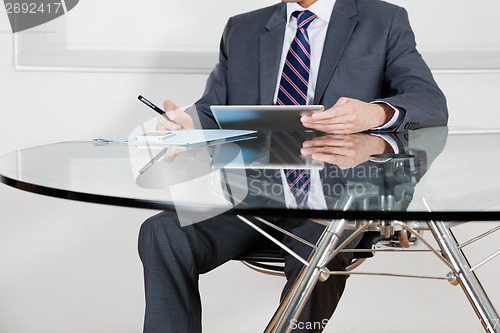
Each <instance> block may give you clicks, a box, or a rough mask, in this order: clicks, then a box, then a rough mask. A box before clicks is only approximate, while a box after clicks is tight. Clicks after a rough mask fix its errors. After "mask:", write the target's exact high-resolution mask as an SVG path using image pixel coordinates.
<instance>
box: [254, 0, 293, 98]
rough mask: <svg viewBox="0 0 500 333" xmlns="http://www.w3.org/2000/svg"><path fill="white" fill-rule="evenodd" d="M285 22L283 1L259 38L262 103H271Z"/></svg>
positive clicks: (276, 78)
mask: <svg viewBox="0 0 500 333" xmlns="http://www.w3.org/2000/svg"><path fill="white" fill-rule="evenodd" d="M286 23H287V18H286V4H285V3H283V4H282V5H281V6H278V9H277V10H276V12H275V13H274V14H273V15H272V16H271V18H270V19H269V21H268V22H267V24H266V26H265V29H266V30H265V32H264V33H263V34H262V35H261V36H260V38H259V61H260V62H259V63H260V102H261V104H263V105H270V104H272V103H273V97H274V91H275V89H276V84H277V82H276V81H277V80H278V73H279V66H280V59H281V50H282V48H283V36H284V35H285V26H286Z"/></svg>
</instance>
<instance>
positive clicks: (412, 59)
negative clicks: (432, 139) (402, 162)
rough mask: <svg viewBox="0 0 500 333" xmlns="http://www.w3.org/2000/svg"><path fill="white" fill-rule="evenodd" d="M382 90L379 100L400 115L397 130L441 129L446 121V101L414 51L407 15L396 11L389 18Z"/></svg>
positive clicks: (404, 11)
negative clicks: (390, 21)
mask: <svg viewBox="0 0 500 333" xmlns="http://www.w3.org/2000/svg"><path fill="white" fill-rule="evenodd" d="M384 80H385V82H384V83H385V85H384V86H385V87H387V89H389V91H388V92H387V94H386V95H387V96H391V97H388V98H385V99H382V101H384V102H386V103H389V104H390V105H393V106H395V107H397V108H399V109H402V110H403V112H404V117H403V119H401V120H400V123H399V124H398V125H397V130H407V129H415V128H420V127H429V126H442V125H446V124H447V122H448V110H447V107H446V98H445V96H444V95H443V93H442V91H441V90H440V89H439V87H438V86H437V84H436V82H435V81H434V78H433V77H432V73H431V71H430V69H429V67H428V66H427V64H426V63H425V61H424V60H423V59H422V56H421V55H420V54H419V53H418V51H417V49H416V43H415V36H414V34H413V31H412V29H411V27H410V22H409V20H408V14H407V12H406V10H405V9H403V8H399V9H398V10H396V11H395V14H394V16H393V20H392V24H391V29H390V32H389V36H388V41H387V49H386V68H385V75H384Z"/></svg>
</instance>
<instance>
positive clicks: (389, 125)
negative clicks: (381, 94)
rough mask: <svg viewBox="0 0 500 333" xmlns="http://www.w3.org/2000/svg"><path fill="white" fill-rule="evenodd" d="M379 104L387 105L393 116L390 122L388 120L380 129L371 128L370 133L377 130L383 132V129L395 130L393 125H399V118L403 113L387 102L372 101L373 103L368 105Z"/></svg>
mask: <svg viewBox="0 0 500 333" xmlns="http://www.w3.org/2000/svg"><path fill="white" fill-rule="evenodd" d="M380 103H383V104H385V105H389V106H390V107H391V108H392V109H393V110H394V115H393V116H392V118H391V120H389V121H388V122H387V123H385V124H384V125H382V126H380V127H375V128H372V129H371V130H372V131H378V130H385V129H392V128H395V127H396V126H395V125H396V124H397V123H399V119H400V117H402V116H403V115H404V111H401V110H399V109H398V108H396V107H394V106H392V105H391V104H389V103H387V102H384V101H373V102H370V104H380Z"/></svg>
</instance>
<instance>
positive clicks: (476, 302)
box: [427, 221, 500, 333]
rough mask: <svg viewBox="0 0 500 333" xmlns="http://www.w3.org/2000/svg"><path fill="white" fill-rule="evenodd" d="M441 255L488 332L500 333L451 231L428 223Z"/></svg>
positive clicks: (493, 311) (491, 307)
mask: <svg viewBox="0 0 500 333" xmlns="http://www.w3.org/2000/svg"><path fill="white" fill-rule="evenodd" d="M427 224H428V226H429V229H430V230H431V232H432V235H433V236H434V238H435V239H436V242H437V243H438V245H439V247H440V248H441V253H442V255H443V257H444V258H445V259H447V260H448V261H449V262H450V263H451V265H452V266H453V268H454V272H453V273H454V274H455V276H456V279H457V281H458V283H459V284H460V286H461V287H462V289H463V291H464V293H465V295H466V296H467V298H468V299H469V302H470V304H471V305H472V307H473V308H474V311H475V312H476V314H477V316H478V317H479V319H480V321H481V324H482V325H483V327H484V329H485V331H486V332H494V333H500V320H499V317H498V314H497V312H496V311H495V308H494V307H493V306H492V304H491V302H490V300H489V298H488V296H487V295H486V292H485V291H484V289H483V287H482V286H481V283H480V282H479V280H478V279H477V277H476V275H475V273H474V271H473V270H472V269H471V266H470V265H469V263H468V261H467V259H466V257H465V256H464V254H463V252H462V250H461V249H460V248H459V246H458V245H457V242H456V240H455V237H454V236H453V234H452V232H451V230H450V229H449V228H447V227H446V226H445V224H444V222H435V221H430V222H427Z"/></svg>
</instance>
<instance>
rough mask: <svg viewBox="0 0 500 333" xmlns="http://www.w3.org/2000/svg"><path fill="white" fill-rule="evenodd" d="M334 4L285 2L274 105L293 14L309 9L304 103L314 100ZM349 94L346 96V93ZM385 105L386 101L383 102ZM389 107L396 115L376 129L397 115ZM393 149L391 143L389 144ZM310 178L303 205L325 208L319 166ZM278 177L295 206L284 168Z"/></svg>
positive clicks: (329, 1) (293, 31) (293, 23)
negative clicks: (286, 18)
mask: <svg viewBox="0 0 500 333" xmlns="http://www.w3.org/2000/svg"><path fill="white" fill-rule="evenodd" d="M334 5H335V0H317V1H316V2H315V3H313V4H312V5H310V6H309V7H307V8H304V7H302V6H300V5H299V4H298V3H296V2H290V3H287V17H288V24H287V25H286V29H285V37H284V40H283V48H282V51H281V61H280V71H279V73H278V80H277V85H276V89H275V93H274V104H276V99H277V97H278V91H279V86H280V81H281V74H282V71H283V66H284V64H285V59H286V56H287V54H288V50H289V49H290V45H291V43H292V41H293V39H294V37H295V34H296V31H297V18H296V17H294V16H293V15H292V13H293V12H295V11H303V10H309V11H310V12H312V13H314V14H315V15H316V16H317V17H316V19H315V20H314V21H312V22H311V24H310V25H309V27H308V28H307V33H308V35H309V40H310V45H311V63H310V75H309V88H308V90H307V104H313V103H314V91H315V89H316V81H317V78H318V73H319V66H320V62H321V55H322V54H323V46H324V44H325V39H326V32H327V30H328V25H329V23H330V17H331V15H332V12H333V6H334ZM346 97H349V96H346ZM373 103H380V101H374V102H373ZM386 104H387V103H386ZM388 105H389V106H391V107H392V108H393V109H394V111H395V114H394V116H393V117H392V119H391V120H390V121H389V122H388V123H387V124H385V125H383V126H381V127H378V128H375V129H385V128H389V127H390V126H392V125H393V124H394V123H395V122H396V121H397V120H398V118H399V115H400V112H399V110H398V109H396V108H394V107H393V106H392V105H390V104H388ZM391 146H393V148H396V150H397V146H396V147H394V145H393V144H391ZM310 175H311V180H310V185H309V186H310V187H309V198H308V200H307V202H306V206H307V207H308V208H310V209H327V205H326V201H325V197H324V193H323V187H322V182H321V178H320V175H319V170H318V169H313V170H311V173H310ZM281 179H282V183H283V188H284V195H285V201H286V205H287V207H288V208H297V203H296V201H295V197H294V195H293V194H292V191H291V190H290V187H289V186H288V183H287V180H286V176H285V173H284V171H283V170H281Z"/></svg>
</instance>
